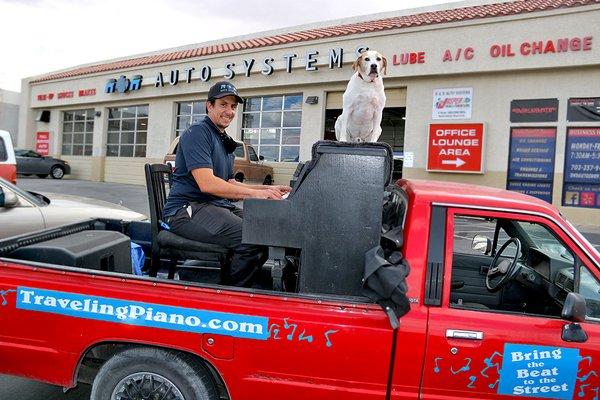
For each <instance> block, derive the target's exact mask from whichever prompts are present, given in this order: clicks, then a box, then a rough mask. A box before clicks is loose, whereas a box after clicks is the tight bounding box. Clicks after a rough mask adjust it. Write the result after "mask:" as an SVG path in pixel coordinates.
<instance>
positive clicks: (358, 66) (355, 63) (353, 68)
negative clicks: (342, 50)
mask: <svg viewBox="0 0 600 400" xmlns="http://www.w3.org/2000/svg"><path fill="white" fill-rule="evenodd" d="M363 55H364V53H363V54H361V55H360V56H358V58H357V59H356V60H355V61H354V62H353V63H352V70H353V71H356V70H358V68H360V62H361V61H362V58H363Z"/></svg>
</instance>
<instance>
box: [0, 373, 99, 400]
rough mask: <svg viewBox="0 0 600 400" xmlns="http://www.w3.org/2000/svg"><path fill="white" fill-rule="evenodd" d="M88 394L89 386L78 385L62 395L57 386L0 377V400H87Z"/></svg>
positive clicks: (4, 376)
mask: <svg viewBox="0 0 600 400" xmlns="http://www.w3.org/2000/svg"><path fill="white" fill-rule="evenodd" d="M90 392H91V386H90V385H84V384H80V385H78V386H77V387H76V388H75V389H73V390H70V391H68V392H67V393H63V390H62V388H61V387H59V386H53V385H47V384H45V383H40V382H36V381H30V380H28V379H22V378H15V377H12V376H8V375H0V399H14V400H89V398H90Z"/></svg>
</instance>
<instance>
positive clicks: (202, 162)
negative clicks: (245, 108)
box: [163, 117, 235, 217]
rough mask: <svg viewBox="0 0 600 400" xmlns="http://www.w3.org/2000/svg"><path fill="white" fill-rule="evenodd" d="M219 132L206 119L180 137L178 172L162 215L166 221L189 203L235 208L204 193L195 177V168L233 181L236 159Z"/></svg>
mask: <svg viewBox="0 0 600 400" xmlns="http://www.w3.org/2000/svg"><path fill="white" fill-rule="evenodd" d="M224 135H225V134H222V133H221V131H219V128H217V126H216V125H215V124H214V123H213V122H212V121H211V120H210V118H208V117H205V118H204V120H202V121H200V122H199V123H197V124H194V125H192V126H190V127H189V128H188V129H186V130H185V132H183V133H182V134H181V137H180V138H179V145H178V146H177V153H176V155H175V172H174V173H173V183H172V185H171V192H170V193H169V198H168V199H167V204H166V205H165V209H164V211H163V216H164V217H169V216H172V215H175V213H176V212H177V211H178V210H179V209H180V208H182V207H187V205H188V204H189V203H190V202H198V203H202V202H209V203H212V204H214V205H217V206H219V207H228V208H229V207H234V206H233V204H232V203H231V202H230V201H229V200H227V199H224V198H222V197H217V196H213V195H211V194H208V193H203V192H202V191H201V190H200V188H199V187H198V184H197V183H196V180H195V179H194V177H193V176H192V170H194V169H196V168H211V169H212V170H213V174H214V175H215V176H216V177H218V178H221V179H223V180H224V181H227V180H229V179H232V178H233V159H234V157H235V156H234V155H233V153H232V154H227V151H226V150H225V145H224V144H223V137H224Z"/></svg>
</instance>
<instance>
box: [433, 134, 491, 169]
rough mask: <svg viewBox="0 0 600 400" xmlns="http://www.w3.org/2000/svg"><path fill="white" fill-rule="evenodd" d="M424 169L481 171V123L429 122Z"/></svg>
mask: <svg viewBox="0 0 600 400" xmlns="http://www.w3.org/2000/svg"><path fill="white" fill-rule="evenodd" d="M427 170H428V171H443V172H463V173H464V172H466V173H481V172H483V124H481V123H480V124H431V125H429V144H428V149H427Z"/></svg>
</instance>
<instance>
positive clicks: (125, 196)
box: [17, 176, 150, 216]
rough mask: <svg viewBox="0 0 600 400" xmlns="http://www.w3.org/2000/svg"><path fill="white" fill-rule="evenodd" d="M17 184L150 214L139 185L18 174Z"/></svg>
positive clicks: (38, 190) (146, 198)
mask: <svg viewBox="0 0 600 400" xmlns="http://www.w3.org/2000/svg"><path fill="white" fill-rule="evenodd" d="M17 186H18V187H20V188H23V189H25V190H29V191H33V192H47V193H61V194H69V195H75V196H84V197H90V198H93V199H98V200H104V201H108V202H111V203H116V204H121V205H123V206H125V207H127V208H130V209H132V210H133V211H137V212H139V213H142V214H144V215H147V216H150V211H149V207H148V194H147V193H146V187H145V186H141V185H125V184H121V183H109V182H91V181H83V180H77V179H61V180H56V179H40V178H38V177H29V176H19V177H18V178H17Z"/></svg>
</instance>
